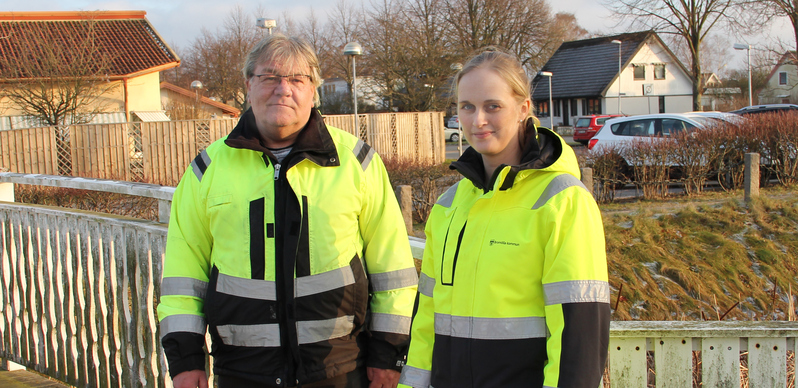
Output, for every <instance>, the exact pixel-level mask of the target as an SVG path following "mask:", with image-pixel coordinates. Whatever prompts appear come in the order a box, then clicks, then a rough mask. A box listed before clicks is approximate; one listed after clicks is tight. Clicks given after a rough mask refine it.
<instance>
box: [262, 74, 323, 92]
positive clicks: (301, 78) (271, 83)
mask: <svg viewBox="0 0 798 388" xmlns="http://www.w3.org/2000/svg"><path fill="white" fill-rule="evenodd" d="M253 77H255V78H257V79H258V82H259V83H260V84H261V85H263V86H265V87H267V88H274V87H277V85H279V84H280V83H281V82H282V79H283V78H285V79H286V80H287V81H288V84H289V85H291V87H292V88H294V89H301V88H304V87H305V86H306V85H308V84H310V80H311V78H310V76H309V75H307V74H289V75H277V74H255V75H253Z"/></svg>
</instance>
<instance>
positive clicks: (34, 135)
mask: <svg viewBox="0 0 798 388" xmlns="http://www.w3.org/2000/svg"><path fill="white" fill-rule="evenodd" d="M358 116H359V123H360V128H359V130H357V131H356V130H355V128H354V123H353V121H354V120H353V116H352V115H338V116H325V121H326V122H327V123H328V124H329V125H332V126H335V127H338V128H341V129H343V130H345V131H347V132H349V133H352V134H353V135H355V136H358V137H359V138H361V139H363V140H364V141H365V142H367V143H368V144H370V145H371V146H372V147H374V149H375V150H376V151H377V153H379V154H380V155H381V156H382V157H383V158H390V157H396V158H403V159H410V160H415V161H419V162H428V163H442V162H443V161H444V159H445V155H446V150H445V142H444V138H443V113H442V112H417V113H378V114H362V115H358ZM236 123H237V119H210V120H184V121H166V122H148V123H145V122H130V123H121V124H85V125H72V126H65V127H43V128H27V129H14V130H9V131H0V169H4V170H7V171H10V172H19V173H27V174H49V175H66V176H80V177H91V178H102V179H118V180H125V181H133V182H151V183H158V184H163V185H176V184H177V182H178V181H179V179H180V177H181V176H182V174H183V172H184V171H185V169H186V167H187V166H188V165H189V164H190V163H191V160H192V159H194V157H195V156H196V155H197V154H198V153H199V152H200V151H202V150H203V149H205V148H206V147H207V146H208V145H210V144H211V143H212V142H214V141H215V140H218V139H220V138H222V137H224V136H226V135H227V134H228V133H230V131H231V130H232V129H233V127H234V126H235V124H236Z"/></svg>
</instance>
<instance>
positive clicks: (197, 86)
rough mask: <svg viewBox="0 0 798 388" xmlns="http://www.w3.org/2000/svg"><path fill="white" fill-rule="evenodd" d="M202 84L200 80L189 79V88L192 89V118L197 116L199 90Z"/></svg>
mask: <svg viewBox="0 0 798 388" xmlns="http://www.w3.org/2000/svg"><path fill="white" fill-rule="evenodd" d="M203 86H204V85H202V82H201V81H200V80H194V81H191V88H192V89H194V118H195V119H198V118H199V91H200V89H202V87H203Z"/></svg>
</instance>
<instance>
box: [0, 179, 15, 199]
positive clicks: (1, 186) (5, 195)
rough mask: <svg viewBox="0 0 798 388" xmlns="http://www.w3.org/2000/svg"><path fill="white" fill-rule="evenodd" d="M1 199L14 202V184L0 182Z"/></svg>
mask: <svg viewBox="0 0 798 388" xmlns="http://www.w3.org/2000/svg"><path fill="white" fill-rule="evenodd" d="M0 201H6V202H14V184H13V183H11V182H0Z"/></svg>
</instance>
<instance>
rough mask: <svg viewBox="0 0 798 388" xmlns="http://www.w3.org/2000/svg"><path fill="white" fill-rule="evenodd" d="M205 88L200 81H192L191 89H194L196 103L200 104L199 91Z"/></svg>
mask: <svg viewBox="0 0 798 388" xmlns="http://www.w3.org/2000/svg"><path fill="white" fill-rule="evenodd" d="M184 85H185V84H184ZM203 86H204V85H202V81H200V80H195V81H191V88H192V89H194V101H195V102H197V103H199V91H200V89H202V87H203Z"/></svg>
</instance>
